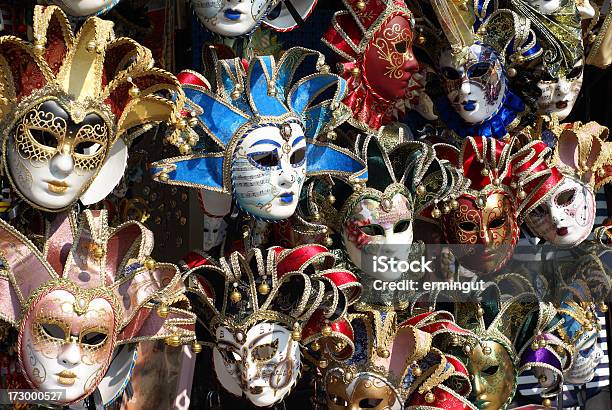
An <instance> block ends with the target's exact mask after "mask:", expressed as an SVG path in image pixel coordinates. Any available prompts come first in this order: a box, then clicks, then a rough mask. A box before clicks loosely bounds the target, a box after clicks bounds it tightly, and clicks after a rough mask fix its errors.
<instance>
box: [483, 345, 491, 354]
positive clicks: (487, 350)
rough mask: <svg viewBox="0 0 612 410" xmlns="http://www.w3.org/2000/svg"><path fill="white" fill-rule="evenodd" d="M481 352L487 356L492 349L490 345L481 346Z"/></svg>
mask: <svg viewBox="0 0 612 410" xmlns="http://www.w3.org/2000/svg"><path fill="white" fill-rule="evenodd" d="M482 352H483V353H484V354H486V355H487V356H488V355H490V354H491V353H493V349H491V347H490V346H485V347H483V349H482Z"/></svg>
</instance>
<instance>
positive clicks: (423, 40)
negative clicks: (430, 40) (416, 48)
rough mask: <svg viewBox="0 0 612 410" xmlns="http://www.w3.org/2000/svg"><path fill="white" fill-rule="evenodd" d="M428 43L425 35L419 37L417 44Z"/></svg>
mask: <svg viewBox="0 0 612 410" xmlns="http://www.w3.org/2000/svg"><path fill="white" fill-rule="evenodd" d="M426 42H427V38H425V36H424V35H420V36H418V37H417V43H418V44H420V45H423V44H425V43H426Z"/></svg>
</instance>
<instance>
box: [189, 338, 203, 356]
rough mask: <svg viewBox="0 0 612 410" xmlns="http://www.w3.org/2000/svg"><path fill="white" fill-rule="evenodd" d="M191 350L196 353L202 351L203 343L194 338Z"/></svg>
mask: <svg viewBox="0 0 612 410" xmlns="http://www.w3.org/2000/svg"><path fill="white" fill-rule="evenodd" d="M191 351H193V352H194V353H200V352H201V351H202V345H201V344H200V343H198V341H197V340H194V342H193V343H192V344H191Z"/></svg>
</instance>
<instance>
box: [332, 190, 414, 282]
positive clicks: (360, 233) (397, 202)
mask: <svg viewBox="0 0 612 410" xmlns="http://www.w3.org/2000/svg"><path fill="white" fill-rule="evenodd" d="M391 203H392V204H393V205H392V207H391V208H390V209H389V210H388V211H387V210H385V209H384V208H383V207H382V205H381V203H380V202H378V201H375V200H372V199H363V200H362V201H361V202H359V203H358V204H357V205H356V206H355V208H354V209H353V212H352V214H351V215H350V216H349V218H348V220H347V221H346V223H345V224H344V227H343V230H342V239H343V242H344V246H345V248H346V251H347V253H348V255H349V257H350V258H351V261H352V262H353V263H354V264H355V265H356V266H357V267H359V268H360V269H361V270H362V272H363V273H365V274H366V275H368V276H371V277H373V278H375V279H382V280H386V281H391V280H397V279H399V278H400V276H401V272H399V270H391V269H387V271H386V272H383V271H382V270H383V269H376V271H374V270H375V269H374V268H375V266H374V264H373V263H372V262H373V260H374V257H375V256H376V257H380V256H386V257H387V258H389V259H391V258H395V259H397V260H407V259H408V256H409V254H410V245H411V244H412V239H413V227H412V206H411V204H410V202H409V201H408V199H407V198H406V197H405V196H404V195H402V194H395V196H393V198H392V200H391ZM399 245H405V246H399Z"/></svg>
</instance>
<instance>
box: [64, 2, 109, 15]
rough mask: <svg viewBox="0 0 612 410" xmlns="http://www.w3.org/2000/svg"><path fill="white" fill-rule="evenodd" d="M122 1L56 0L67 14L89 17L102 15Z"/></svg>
mask: <svg viewBox="0 0 612 410" xmlns="http://www.w3.org/2000/svg"><path fill="white" fill-rule="evenodd" d="M119 1H120V0H54V3H55V4H57V5H58V6H60V7H61V8H62V10H64V11H65V12H66V13H67V14H69V15H71V16H75V17H87V16H91V15H94V14H98V13H101V12H103V11H105V10H107V9H110V8H111V7H113V6H115V5H116V4H117V3H119Z"/></svg>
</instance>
